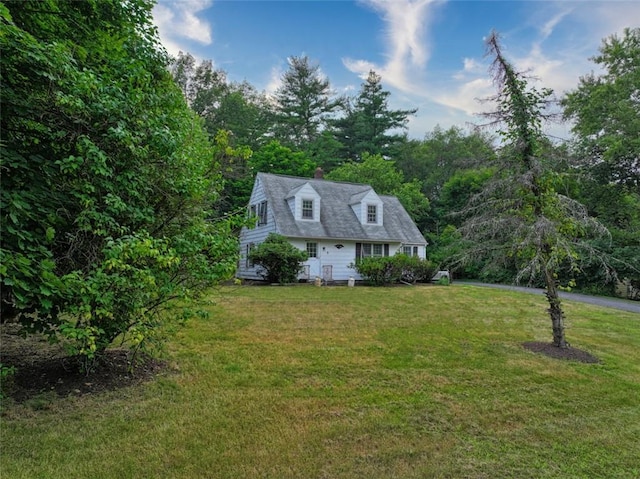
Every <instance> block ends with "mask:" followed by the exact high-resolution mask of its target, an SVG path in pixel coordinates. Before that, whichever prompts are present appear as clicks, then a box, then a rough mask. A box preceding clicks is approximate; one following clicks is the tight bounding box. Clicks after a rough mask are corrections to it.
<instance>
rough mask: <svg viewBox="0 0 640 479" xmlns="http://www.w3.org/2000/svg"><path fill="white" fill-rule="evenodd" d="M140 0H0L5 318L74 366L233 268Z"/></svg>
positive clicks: (194, 120) (196, 138)
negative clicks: (49, 342) (70, 355)
mask: <svg viewBox="0 0 640 479" xmlns="http://www.w3.org/2000/svg"><path fill="white" fill-rule="evenodd" d="M151 8H152V3H151V2H149V1H146V0H131V1H128V2H120V1H118V0H99V1H98V0H89V1H85V2H74V1H67V0H46V1H42V0H38V1H23V0H20V1H16V2H13V1H7V2H4V3H0V22H1V24H0V27H1V29H2V31H1V33H2V34H1V35H0V50H1V51H2V72H1V73H2V79H1V80H2V81H1V82H0V88H1V91H0V97H1V99H2V113H1V115H2V116H1V130H2V143H1V144H0V147H1V149H2V164H1V169H2V193H1V207H2V225H3V231H2V243H1V248H0V264H1V268H0V273H1V278H2V318H3V321H5V320H7V319H9V318H11V317H15V316H17V317H18V319H19V320H20V321H21V322H22V324H23V325H24V326H25V328H26V329H27V330H30V331H37V332H42V333H44V334H46V335H48V336H50V338H51V339H53V340H64V341H65V342H67V343H68V344H69V347H70V349H71V351H72V352H74V353H77V354H79V355H81V356H82V357H84V358H85V367H90V363H91V361H92V360H93V358H94V357H95V356H96V355H99V353H100V352H101V351H103V350H104V349H105V348H106V347H107V346H109V345H110V344H111V343H112V342H113V341H114V340H116V338H118V339H119V340H122V341H128V342H129V344H131V345H132V346H134V347H136V348H137V347H141V346H143V345H147V344H148V343H149V342H150V341H152V340H153V339H154V337H156V335H157V333H158V332H159V331H161V329H162V328H161V327H160V326H161V325H162V324H164V323H165V322H166V321H167V320H173V319H180V318H182V317H183V315H182V313H186V311H185V310H182V313H180V312H173V313H172V315H171V316H168V315H164V314H163V311H164V310H166V308H168V307H170V306H171V305H173V304H175V303H174V301H172V300H175V299H178V298H179V299H182V300H187V299H190V298H194V297H196V296H197V295H198V293H199V292H200V291H202V290H203V289H204V288H206V287H208V286H210V285H211V284H214V283H215V282H217V281H220V280H223V279H226V278H229V277H230V276H232V274H233V272H234V267H235V258H236V251H237V246H236V241H235V239H234V237H233V234H232V233H233V231H232V228H233V226H234V225H233V224H232V221H229V220H227V221H221V222H218V223H216V224H213V223H211V222H209V221H208V220H207V219H208V218H209V216H210V214H209V212H208V208H209V207H210V205H211V204H213V202H214V201H215V200H216V198H217V196H218V192H219V190H220V188H221V184H222V183H221V174H220V167H219V164H218V162H217V161H216V160H215V158H217V156H219V155H218V152H220V150H224V153H225V154H226V155H229V154H231V153H232V152H230V151H228V149H227V146H228V145H218V147H217V148H216V147H214V146H212V144H211V143H210V141H209V139H208V138H207V135H206V133H205V131H204V130H203V128H202V125H201V120H200V119H199V118H198V117H197V116H196V115H195V114H194V113H193V112H192V111H191V110H190V109H189V108H188V106H187V104H186V102H185V100H184V97H183V95H182V94H181V92H180V90H179V89H178V88H177V87H176V85H175V83H174V82H173V80H172V78H171V76H170V74H169V73H168V70H167V61H168V60H167V57H166V54H165V53H163V50H162V49H160V48H159V44H158V40H157V37H156V34H155V28H154V26H153V24H152V18H151Z"/></svg>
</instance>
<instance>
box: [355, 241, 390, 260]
mask: <svg viewBox="0 0 640 479" xmlns="http://www.w3.org/2000/svg"><path fill="white" fill-rule="evenodd" d="M372 256H373V257H382V256H389V244H388V243H356V261H357V260H359V259H362V258H370V257H372Z"/></svg>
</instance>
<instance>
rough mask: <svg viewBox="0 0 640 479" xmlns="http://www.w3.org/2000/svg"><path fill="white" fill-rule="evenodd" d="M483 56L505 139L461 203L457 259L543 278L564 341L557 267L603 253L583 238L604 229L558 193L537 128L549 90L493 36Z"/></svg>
mask: <svg viewBox="0 0 640 479" xmlns="http://www.w3.org/2000/svg"><path fill="white" fill-rule="evenodd" d="M487 56H490V57H492V58H493V63H492V66H491V73H492V74H493V81H494V84H495V86H496V89H497V94H496V96H495V97H493V98H492V100H493V101H495V103H496V104H497V108H496V110H495V111H494V112H492V113H490V114H488V115H487V116H488V118H490V120H491V122H490V124H491V125H493V126H496V125H499V126H500V129H499V134H500V136H501V138H502V140H503V144H502V147H501V151H500V152H499V154H498V155H497V158H496V160H495V162H496V164H495V165H493V166H494V167H495V170H494V171H496V172H498V173H496V175H495V176H494V177H493V178H492V179H491V180H489V181H488V182H486V183H485V184H484V187H483V188H482V190H481V191H480V192H479V193H478V194H476V195H474V196H473V197H472V198H471V200H470V201H469V203H468V205H467V206H466V207H465V208H464V210H463V212H462V213H463V214H464V215H465V221H464V222H463V224H462V226H461V228H460V232H461V233H462V238H463V240H464V241H466V242H467V248H466V250H465V253H464V255H463V257H461V258H460V259H461V260H463V261H464V259H465V258H466V259H477V258H479V257H483V258H485V259H487V260H488V261H487V262H486V263H485V264H487V265H488V266H489V267H490V265H492V264H494V265H495V264H496V263H497V262H504V263H510V264H515V266H516V268H517V271H518V273H517V276H516V281H517V282H521V281H523V280H528V282H529V283H530V284H532V283H534V282H537V281H541V282H543V283H544V285H545V287H546V297H547V300H548V303H549V309H548V312H549V316H550V318H551V324H552V328H553V344H554V345H555V346H558V347H560V348H566V347H568V346H569V344H568V343H567V340H566V338H565V325H564V320H565V316H564V312H563V309H562V304H561V301H560V298H559V295H558V291H559V288H560V287H561V285H560V283H559V281H558V277H559V273H560V271H563V270H564V269H566V268H569V270H570V271H576V270H578V269H579V267H580V261H581V260H584V259H587V258H588V259H590V260H591V259H592V258H594V257H595V258H598V259H600V260H601V264H602V265H603V267H604V268H605V269H606V271H609V270H608V268H607V267H606V263H605V262H604V258H602V256H601V255H599V253H598V252H597V251H595V250H594V249H592V248H590V246H589V244H588V243H587V242H586V241H584V240H586V239H588V238H590V237H593V236H600V235H604V236H606V235H607V231H606V229H605V228H604V227H602V226H601V225H600V224H599V223H598V222H597V221H596V220H594V219H593V218H590V217H589V216H588V214H587V211H586V208H585V207H584V206H583V205H581V204H580V203H578V202H577V201H574V200H572V199H571V198H569V197H567V196H563V195H561V194H559V193H558V192H557V191H556V189H555V187H554V186H555V185H556V184H557V182H558V173H557V172H556V169H555V168H554V167H553V166H554V163H555V162H556V161H557V158H554V157H553V155H552V154H551V153H550V152H552V151H554V150H553V149H552V148H549V147H548V146H549V142H548V140H547V138H546V137H545V136H544V134H543V132H542V122H543V121H544V120H545V119H547V116H548V115H547V113H546V111H547V107H548V105H549V102H550V100H551V98H550V97H551V95H552V92H551V90H548V89H542V90H537V89H536V88H534V87H532V86H530V85H529V84H528V81H527V80H528V79H527V76H526V75H525V74H523V73H521V72H518V71H516V70H515V69H514V67H513V65H512V64H511V63H510V62H509V61H508V60H507V59H506V58H505V56H504V55H503V52H502V49H501V44H500V40H499V36H498V35H497V33H495V32H492V34H491V35H490V36H489V38H488V39H487Z"/></svg>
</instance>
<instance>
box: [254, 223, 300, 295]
mask: <svg viewBox="0 0 640 479" xmlns="http://www.w3.org/2000/svg"><path fill="white" fill-rule="evenodd" d="M249 260H250V261H251V262H253V263H255V264H257V265H258V266H260V270H261V271H260V274H261V275H262V277H263V278H264V279H265V281H268V282H269V283H281V284H287V283H295V282H297V281H298V273H300V271H301V270H302V263H303V262H304V261H306V260H307V252H306V251H301V250H299V249H298V248H296V247H295V246H293V245H292V244H291V243H289V241H288V240H287V239H286V238H285V237H284V236H282V235H279V234H276V233H270V234H269V236H267V238H266V239H265V240H264V241H263V242H262V243H260V244H259V245H258V246H256V247H255V248H254V249H253V250H251V252H250V253H249Z"/></svg>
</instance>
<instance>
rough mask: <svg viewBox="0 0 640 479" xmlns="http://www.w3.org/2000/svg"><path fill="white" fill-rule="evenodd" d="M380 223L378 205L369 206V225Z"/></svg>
mask: <svg viewBox="0 0 640 479" xmlns="http://www.w3.org/2000/svg"><path fill="white" fill-rule="evenodd" d="M377 222H378V205H367V223H374V224H375V223H377Z"/></svg>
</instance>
